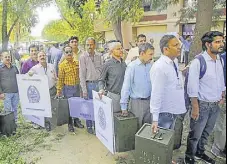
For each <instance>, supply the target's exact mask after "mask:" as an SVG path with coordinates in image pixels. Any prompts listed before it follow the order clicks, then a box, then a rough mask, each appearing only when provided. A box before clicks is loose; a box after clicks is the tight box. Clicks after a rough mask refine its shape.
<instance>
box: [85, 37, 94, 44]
mask: <svg viewBox="0 0 227 164" xmlns="http://www.w3.org/2000/svg"><path fill="white" fill-rule="evenodd" d="M89 40H92V41H93V42H94V43H95V44H96V40H95V38H93V37H89V38H87V40H86V42H87V41H89Z"/></svg>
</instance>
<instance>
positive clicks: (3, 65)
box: [1, 63, 13, 68]
mask: <svg viewBox="0 0 227 164" xmlns="http://www.w3.org/2000/svg"><path fill="white" fill-rule="evenodd" d="M1 67H2V68H4V67H7V66H6V65H5V64H4V63H2V65H1ZM12 67H13V65H12V64H10V68H12ZM7 68H8V67H7Z"/></svg>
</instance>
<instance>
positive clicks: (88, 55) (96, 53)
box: [85, 51, 98, 57]
mask: <svg viewBox="0 0 227 164" xmlns="http://www.w3.org/2000/svg"><path fill="white" fill-rule="evenodd" d="M85 55H86V56H87V57H91V55H90V54H89V53H88V52H87V51H86V52H85ZM95 56H98V52H96V51H95V54H94V57H95Z"/></svg>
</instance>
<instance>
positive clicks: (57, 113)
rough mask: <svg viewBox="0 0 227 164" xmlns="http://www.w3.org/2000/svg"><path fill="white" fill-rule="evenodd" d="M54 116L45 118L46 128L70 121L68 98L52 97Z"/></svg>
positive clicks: (51, 128)
mask: <svg viewBox="0 0 227 164" xmlns="http://www.w3.org/2000/svg"><path fill="white" fill-rule="evenodd" d="M51 107H52V118H45V127H46V129H49V130H53V129H54V128H55V127H56V126H62V125H64V124H68V123H69V104H68V99H64V98H59V99H51Z"/></svg>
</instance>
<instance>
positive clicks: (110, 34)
mask: <svg viewBox="0 0 227 164" xmlns="http://www.w3.org/2000/svg"><path fill="white" fill-rule="evenodd" d="M105 39H106V41H110V40H115V39H116V37H115V35H114V32H113V31H106V32H105Z"/></svg>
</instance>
